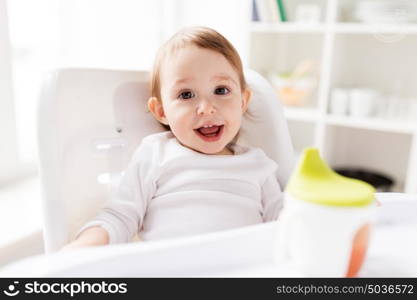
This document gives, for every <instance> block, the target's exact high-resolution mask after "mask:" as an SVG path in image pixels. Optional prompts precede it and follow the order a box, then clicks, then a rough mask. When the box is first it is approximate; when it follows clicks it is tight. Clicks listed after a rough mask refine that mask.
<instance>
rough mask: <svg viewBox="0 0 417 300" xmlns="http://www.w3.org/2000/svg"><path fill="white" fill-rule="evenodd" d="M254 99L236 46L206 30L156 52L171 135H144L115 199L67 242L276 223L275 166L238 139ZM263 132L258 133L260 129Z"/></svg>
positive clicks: (154, 96)
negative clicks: (242, 144) (243, 121)
mask: <svg viewBox="0 0 417 300" xmlns="http://www.w3.org/2000/svg"><path fill="white" fill-rule="evenodd" d="M250 98H251V91H250V90H249V89H248V87H247V86H246V82H245V78H244V74H243V67H242V63H241V60H240V57H239V55H238V53H237V52H236V50H235V49H234V47H233V46H232V45H231V43H230V42H229V41H228V40H227V39H226V38H224V37H223V36H222V35H221V34H219V33H218V32H216V31H214V30H212V29H209V28H205V27H192V28H186V29H184V30H181V31H180V32H178V33H176V34H175V35H174V36H173V37H172V38H171V39H170V40H168V41H167V42H166V43H165V44H164V45H163V46H162V47H161V49H160V50H159V52H158V54H157V57H156V61H155V64H154V68H153V73H152V81H151V98H150V99H149V100H148V108H149V110H150V111H151V112H152V114H153V115H154V116H155V118H156V119H157V120H158V121H159V122H161V123H162V124H164V125H166V126H167V127H169V129H170V130H169V131H166V132H163V133H157V134H153V135H149V136H147V137H145V138H144V139H143V140H142V142H141V144H140V146H139V147H138V149H137V150H136V151H135V153H134V155H133V157H132V160H131V162H130V164H129V166H128V167H127V169H126V171H125V173H124V175H123V178H122V180H121V182H120V185H119V188H118V192H117V195H116V196H115V197H114V198H113V199H112V200H111V201H109V203H107V205H106V206H105V207H104V208H103V209H102V211H101V212H100V213H99V214H98V216H97V217H96V218H95V219H94V220H92V221H91V222H89V223H87V224H86V225H85V226H84V227H83V228H82V229H81V230H80V231H79V233H78V235H77V238H76V240H75V241H74V242H72V243H70V244H69V245H67V246H66V247H65V248H73V247H80V246H93V245H104V244H112V243H127V242H129V241H131V240H132V238H133V237H134V235H135V234H136V233H138V232H139V237H140V239H141V240H144V241H146V240H156V239H162V238H170V237H179V236H186V235H193V234H200V233H206V232H212V231H218V230H226V229H232V228H236V227H241V226H246V225H251V224H257V223H262V222H268V221H272V220H275V219H276V218H277V217H278V214H279V211H280V209H281V207H282V191H281V188H280V185H279V183H278V181H277V179H276V177H275V171H276V168H277V165H276V163H275V162H274V161H272V160H271V159H269V158H268V157H267V156H266V155H265V153H264V152H263V151H262V150H261V149H258V148H249V147H244V146H240V145H238V144H236V143H235V141H236V140H237V135H238V133H239V129H240V126H241V121H242V115H243V114H244V113H245V111H246V109H247V107H248V104H249V101H250ZM260 134H262V133H260Z"/></svg>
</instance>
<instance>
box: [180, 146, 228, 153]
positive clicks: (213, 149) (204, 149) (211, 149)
mask: <svg viewBox="0 0 417 300" xmlns="http://www.w3.org/2000/svg"><path fill="white" fill-rule="evenodd" d="M182 144H183V145H184V146H186V147H187V148H189V149H191V150H194V151H196V152H199V153H201V154H207V155H216V154H222V152H224V151H225V150H227V149H226V146H227V143H226V145H187V144H184V143H182ZM222 144H223V143H222Z"/></svg>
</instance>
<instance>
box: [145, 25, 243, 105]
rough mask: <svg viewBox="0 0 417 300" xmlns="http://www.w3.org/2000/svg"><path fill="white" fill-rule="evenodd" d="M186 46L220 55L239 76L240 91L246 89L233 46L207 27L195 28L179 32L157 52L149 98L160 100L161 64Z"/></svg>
mask: <svg viewBox="0 0 417 300" xmlns="http://www.w3.org/2000/svg"><path fill="white" fill-rule="evenodd" d="M187 45H195V46H197V47H200V48H203V49H209V50H213V51H215V52H218V53H220V54H222V55H223V56H224V57H225V58H226V60H227V61H228V62H229V63H230V64H231V65H232V67H233V68H234V69H235V70H236V72H237V74H238V76H239V83H240V88H241V91H244V90H245V89H246V81H245V77H244V74H243V66H242V61H241V60H240V56H239V54H238V53H237V51H236V49H235V48H234V47H233V45H232V44H231V43H230V42H229V41H228V40H227V39H226V38H225V37H224V36H222V35H221V34H220V33H218V32H217V31H215V30H213V29H211V28H208V27H200V26H195V27H187V28H184V29H182V30H180V31H179V32H177V33H176V34H174V36H172V37H171V38H170V39H169V40H168V41H167V42H165V44H163V45H162V46H161V48H160V49H159V50H158V53H157V55H156V58H155V63H154V66H153V70H152V75H151V87H150V89H151V97H156V98H157V99H158V100H162V99H161V81H160V75H161V68H162V63H163V61H164V60H165V59H166V57H167V56H168V55H172V54H173V53H175V51H177V50H179V49H181V48H184V47H185V46H187Z"/></svg>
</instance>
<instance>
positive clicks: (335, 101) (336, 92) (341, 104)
mask: <svg viewBox="0 0 417 300" xmlns="http://www.w3.org/2000/svg"><path fill="white" fill-rule="evenodd" d="M348 107H349V90H347V89H340V88H335V89H333V90H332V94H331V99H330V112H331V113H332V114H334V115H346V114H347V113H348Z"/></svg>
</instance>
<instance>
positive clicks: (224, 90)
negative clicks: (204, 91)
mask: <svg viewBox="0 0 417 300" xmlns="http://www.w3.org/2000/svg"><path fill="white" fill-rule="evenodd" d="M215 93H216V94H217V95H226V94H228V93H230V90H229V89H228V88H227V87H224V86H222V87H218V88H216V90H215Z"/></svg>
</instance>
